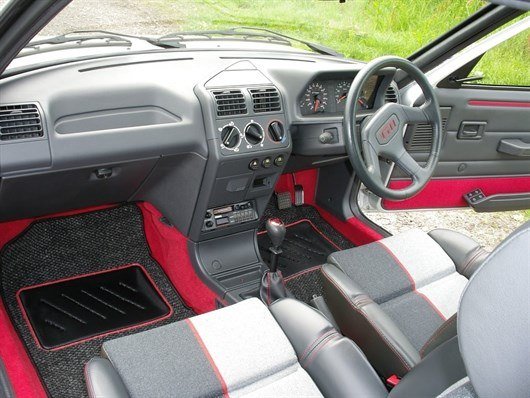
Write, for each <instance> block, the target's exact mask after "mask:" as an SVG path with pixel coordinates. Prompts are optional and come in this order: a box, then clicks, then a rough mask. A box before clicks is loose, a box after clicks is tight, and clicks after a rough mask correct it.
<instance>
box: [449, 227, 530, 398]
mask: <svg viewBox="0 0 530 398" xmlns="http://www.w3.org/2000/svg"><path fill="white" fill-rule="evenodd" d="M529 336H530V222H527V223H526V224H524V225H523V226H521V227H520V228H519V229H517V230H516V231H515V232H513V233H512V234H511V235H510V236H509V237H508V238H506V239H505V240H504V242H502V243H501V244H500V245H499V246H498V247H497V249H496V250H495V251H494V252H493V253H492V254H491V255H490V256H489V257H488V258H487V259H486V260H485V261H484V263H483V264H482V266H481V267H480V268H479V269H478V270H477V271H476V272H475V273H474V275H473V277H472V278H471V279H470V281H469V283H468V285H467V287H466V289H465V290H464V293H463V294H462V298H461V301H460V309H459V311H458V339H459V344H460V352H461V353H462V357H463V359H464V364H465V366H466V370H467V373H468V376H469V378H470V380H471V383H472V384H473V387H474V388H475V390H476V392H477V394H478V395H479V396H480V397H523V396H524V397H527V396H528V395H529V392H530V377H528V368H529V364H530V362H529V358H530V337H529Z"/></svg>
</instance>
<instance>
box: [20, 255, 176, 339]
mask: <svg viewBox="0 0 530 398" xmlns="http://www.w3.org/2000/svg"><path fill="white" fill-rule="evenodd" d="M18 298H19V300H20V303H21V305H22V306H23V310H24V312H25V314H26V316H27V318H28V321H29V323H30V325H29V326H30V327H31V328H32V329H33V331H34V333H35V336H36V338H37V339H38V342H39V343H40V345H41V346H42V347H43V348H45V349H53V348H58V347H60V346H64V345H66V344H71V343H76V342H79V341H81V340H85V339H87V338H90V337H94V336H97V335H101V334H104V333H106V332H110V331H114V330H118V329H124V328H127V327H129V326H132V325H138V324H142V323H146V322H148V321H152V320H155V319H158V318H162V317H164V316H168V315H169V314H170V312H171V307H170V306H169V304H168V303H167V302H166V301H165V299H164V298H162V296H161V295H160V294H159V293H157V291H156V288H155V286H154V285H153V283H152V282H151V281H150V279H149V277H148V276H147V274H146V273H145V271H144V270H143V268H142V267H141V266H140V265H131V266H127V267H124V268H120V269H116V270H112V271H103V272H97V273H94V274H92V275H87V276H81V277H76V278H70V279H67V280H63V281H58V282H51V283H46V284H43V285H38V286H32V287H29V288H24V289H22V290H21V291H20V292H19V295H18Z"/></svg>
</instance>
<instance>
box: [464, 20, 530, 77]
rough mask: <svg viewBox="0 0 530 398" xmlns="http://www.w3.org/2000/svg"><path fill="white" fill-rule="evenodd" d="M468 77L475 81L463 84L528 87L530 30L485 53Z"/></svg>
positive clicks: (529, 74)
mask: <svg viewBox="0 0 530 398" xmlns="http://www.w3.org/2000/svg"><path fill="white" fill-rule="evenodd" d="M468 76H469V77H477V80H470V81H468V82H467V83H465V84H473V85H475V84H479V85H496V86H522V87H530V29H526V30H524V31H522V32H521V33H519V34H517V35H515V36H513V37H511V38H510V39H508V40H506V41H505V42H504V43H501V44H499V45H498V46H496V47H494V48H492V49H491V50H489V51H487V52H486V53H485V54H484V55H483V56H482V58H481V59H480V60H479V61H478V63H477V64H476V65H475V67H474V68H473V69H472V71H471V72H470V73H469V75H468ZM481 77H482V78H481Z"/></svg>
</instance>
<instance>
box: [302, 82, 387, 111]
mask: <svg viewBox="0 0 530 398" xmlns="http://www.w3.org/2000/svg"><path fill="white" fill-rule="evenodd" d="M378 82H379V77H378V76H371V77H370V78H369V79H368V81H367V82H366V84H365V86H364V88H363V90H362V93H361V95H360V96H359V98H357V101H358V102H359V105H360V107H361V109H372V107H373V104H374V100H375V94H376V92H377V90H376V88H377V86H378ZM351 84H352V80H348V79H326V80H315V81H313V82H311V83H310V84H309V85H308V86H307V87H306V89H305V90H304V92H303V93H302V96H301V98H300V112H301V113H302V115H304V116H307V115H319V114H326V115H339V114H342V113H344V109H345V104H346V98H347V97H348V92H349V91H350V88H351Z"/></svg>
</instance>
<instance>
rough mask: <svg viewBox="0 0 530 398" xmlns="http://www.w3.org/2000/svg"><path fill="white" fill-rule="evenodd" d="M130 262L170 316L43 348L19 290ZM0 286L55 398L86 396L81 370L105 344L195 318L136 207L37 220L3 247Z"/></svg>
mask: <svg viewBox="0 0 530 398" xmlns="http://www.w3.org/2000/svg"><path fill="white" fill-rule="evenodd" d="M129 264H140V265H142V266H143V267H144V269H145V271H146V273H147V274H148V275H149V277H150V278H151V279H152V280H153V282H154V284H155V285H156V286H157V287H158V289H159V290H160V293H161V295H162V296H163V297H165V298H166V299H167V301H168V303H169V305H170V306H171V308H172V310H173V312H172V314H171V316H169V317H165V318H164V319H161V320H160V321H156V322H153V323H149V324H148V325H142V326H139V327H135V328H133V329H127V330H124V331H118V332H115V333H112V334H105V335H103V336H100V337H95V338H92V339H90V340H88V341H84V342H81V343H78V344H75V345H69V346H66V347H63V348H59V349H54V350H46V349H43V348H41V347H40V346H39V344H38V342H37V341H35V339H34V338H33V336H32V333H31V331H30V329H29V327H28V324H27V322H26V321H25V319H24V316H23V313H22V309H21V307H20V306H19V303H18V301H17V292H18V291H19V290H20V289H22V288H25V287H30V286H35V285H39V284H43V283H47V282H52V281H57V280H60V279H65V278H71V277H75V276H80V275H86V274H91V273H95V272H101V271H108V270H113V269H116V268H120V267H123V266H126V265H129ZM177 265H178V264H177ZM0 282H1V294H2V299H3V301H4V303H5V305H6V308H7V310H8V312H9V315H10V317H11V319H12V321H13V324H14V326H15V328H16V329H17V331H18V333H19V334H20V336H21V338H22V341H23V342H24V344H25V345H26V347H27V350H28V352H29V354H30V357H31V359H32V360H33V363H34V364H35V366H36V368H37V369H38V372H39V374H40V376H41V379H42V380H43V382H44V385H45V387H46V389H47V390H48V392H49V394H50V395H51V396H53V397H83V396H87V392H86V387H85V381H84V376H83V367H84V365H85V363H86V362H87V361H88V360H89V359H90V358H92V357H94V356H96V355H99V354H100V349H101V345H102V343H103V341H105V340H109V339H113V338H116V337H120V336H123V335H126V334H131V333H137V332H140V331H142V330H146V329H148V328H152V327H156V326H161V325H164V324H166V323H169V322H175V321H177V320H180V319H184V318H187V317H189V316H192V315H193V312H192V311H191V310H190V309H188V308H187V307H186V306H185V305H184V303H183V302H182V300H181V298H180V297H179V295H178V294H177V293H176V291H175V290H174V288H173V286H172V285H171V283H170V282H169V280H168V279H167V277H166V275H165V274H164V272H163V270H162V269H161V268H160V266H159V265H158V264H157V263H156V262H155V261H154V260H153V259H152V258H151V256H150V252H149V247H148V245H147V242H146V239H145V235H144V230H143V218H142V214H141V212H140V210H139V209H138V208H137V207H136V205H126V206H121V207H117V208H112V209H107V210H101V211H96V212H92V213H85V214H80V215H75V216H69V217H63V218H53V219H47V220H40V221H36V222H35V223H33V224H32V225H31V226H30V227H29V228H28V229H27V230H26V231H25V232H24V233H23V234H22V235H20V236H19V237H18V238H17V239H15V240H14V241H12V242H10V243H9V244H7V245H6V246H5V247H4V250H3V251H2V253H1V256H0Z"/></svg>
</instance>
